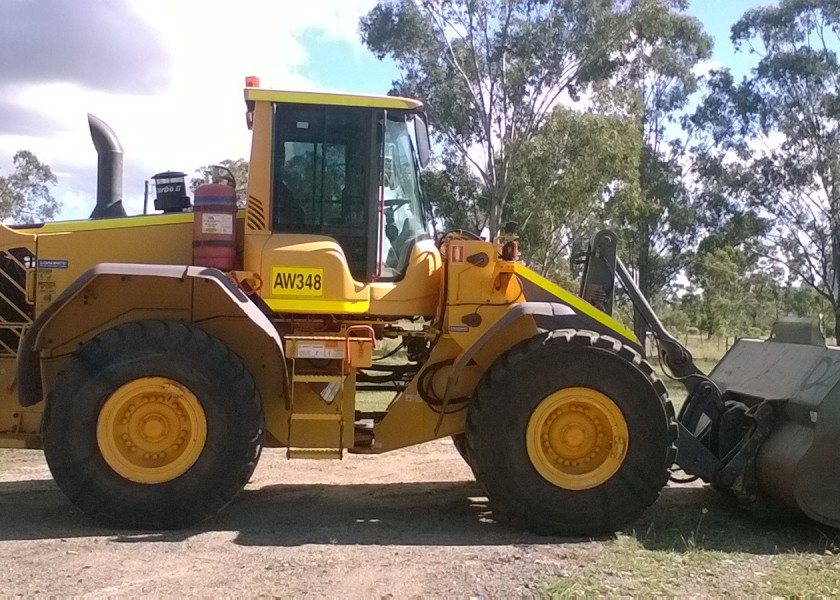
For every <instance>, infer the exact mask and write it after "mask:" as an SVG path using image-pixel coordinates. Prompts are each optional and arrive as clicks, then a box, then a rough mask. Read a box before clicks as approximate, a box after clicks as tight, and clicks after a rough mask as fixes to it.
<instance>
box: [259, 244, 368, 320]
mask: <svg viewBox="0 0 840 600" xmlns="http://www.w3.org/2000/svg"><path fill="white" fill-rule="evenodd" d="M252 252H253V249H252ZM257 256H258V257H259V258H260V263H259V267H257V268H254V267H255V265H252V264H250V263H249V262H248V258H250V256H249V257H248V258H246V264H245V267H246V270H253V271H255V272H257V273H259V274H260V278H261V279H262V282H263V284H262V287H261V288H260V291H259V294H260V297H261V298H262V299H263V300H265V303H266V304H267V305H268V306H270V307H271V309H272V310H275V311H278V312H301V313H334V312H340V313H365V312H367V311H368V309H369V308H370V290H369V289H368V287H367V286H366V285H363V284H360V283H357V282H356V281H354V280H353V277H352V275H350V269H349V268H348V267H347V260H346V259H345V257H344V252H343V251H342V249H341V246H339V244H338V242H336V241H335V240H334V239H332V238H328V237H325V236H320V235H302V234H275V235H269V236H264V237H263V246H262V250H260V251H258V252H257ZM295 269H297V271H296V272H297V273H299V274H301V275H304V274H305V273H309V274H310V275H311V274H312V273H314V271H312V270H313V269H317V270H319V272H321V273H322V274H323V275H322V280H321V283H320V288H319V289H318V290H317V291H318V292H319V294H320V295H305V296H302V295H301V294H300V292H301V291H306V290H305V289H303V290H299V289H295V288H296V287H297V286H293V289H286V288H284V287H283V286H282V285H280V270H282V271H283V272H286V273H290V274H293V271H294V270H295ZM303 281H304V283H305V277H304V279H303ZM309 291H315V290H312V289H311V288H310V290H309Z"/></svg>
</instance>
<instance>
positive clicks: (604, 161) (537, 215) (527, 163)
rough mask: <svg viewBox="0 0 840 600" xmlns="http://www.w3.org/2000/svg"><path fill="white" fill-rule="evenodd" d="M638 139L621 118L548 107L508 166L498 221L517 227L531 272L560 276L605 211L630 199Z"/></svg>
mask: <svg viewBox="0 0 840 600" xmlns="http://www.w3.org/2000/svg"><path fill="white" fill-rule="evenodd" d="M639 147H640V140H639V136H638V127H637V124H636V123H635V122H634V121H633V120H631V119H628V118H625V117H621V116H608V115H602V114H595V113H580V112H577V111H574V110H570V109H566V108H558V109H556V110H555V111H554V112H553V113H552V115H551V116H550V117H549V118H548V120H547V121H546V123H545V125H544V126H543V127H542V128H541V129H540V130H539V132H537V134H536V135H535V136H534V138H533V139H531V140H530V141H529V142H528V144H527V145H526V146H525V147H524V148H523V152H522V153H521V155H520V158H519V160H518V161H517V164H516V165H515V170H514V176H513V184H512V186H511V194H510V196H509V198H508V205H507V208H506V210H505V215H506V219H512V220H515V221H517V222H518V223H519V224H520V242H519V245H520V250H521V251H522V255H523V258H524V260H525V262H526V263H527V264H528V265H529V266H530V267H531V268H533V269H535V270H536V271H538V272H540V273H541V274H543V275H545V276H549V277H552V278H555V279H557V278H561V277H562V276H563V274H564V273H568V272H569V271H570V267H569V266H568V263H566V264H563V263H564V262H565V260H566V259H568V258H569V257H570V256H571V255H572V254H573V252H574V251H575V250H582V249H584V248H585V245H586V242H587V240H588V238H589V235H590V234H591V233H592V232H594V231H596V230H597V229H599V228H600V227H601V225H602V224H603V222H604V220H605V219H606V218H607V215H606V211H605V209H606V207H607V206H608V205H609V204H610V203H614V202H618V201H620V198H621V197H622V196H624V195H631V196H635V195H636V194H637V193H638V190H637V188H636V178H635V174H636V173H637V172H638V159H639Z"/></svg>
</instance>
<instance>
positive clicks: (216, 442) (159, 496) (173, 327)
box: [44, 321, 264, 529]
mask: <svg viewBox="0 0 840 600" xmlns="http://www.w3.org/2000/svg"><path fill="white" fill-rule="evenodd" d="M263 432H264V424H263V414H262V403H261V401H260V398H259V394H258V392H257V389H256V385H255V383H254V380H253V378H252V377H251V375H250V373H248V371H247V370H246V369H245V367H244V365H243V364H242V361H241V360H240V359H239V358H238V357H237V356H236V355H235V354H233V353H232V352H231V351H230V349H229V348H228V347H227V346H226V345H225V344H224V343H222V342H221V341H220V340H218V339H216V338H214V337H212V336H210V335H208V334H207V333H206V332H204V331H202V330H200V329H197V328H195V327H192V326H190V325H186V324H184V323H180V322H170V321H138V322H133V323H127V324H124V325H120V326H118V327H115V328H114V329H110V330H108V331H106V332H104V333H102V334H100V335H98V336H96V337H95V338H93V339H92V340H90V341H89V342H88V343H86V344H85V345H84V346H83V347H82V348H81V350H79V352H77V353H76V354H75V355H74V356H73V357H72V358H70V359H69V360H68V361H67V364H66V365H65V367H64V369H63V370H62V372H61V373H60V374H59V375H58V377H57V378H56V381H55V383H54V385H53V391H52V393H51V395H50V397H49V399H48V401H47V409H46V417H45V421H44V454H45V456H46V459H47V463H48V465H49V467H50V471H51V472H52V474H53V477H54V478H55V481H56V483H57V484H58V486H59V487H60V488H61V489H62V490H63V491H64V493H65V494H66V495H67V496H68V497H69V498H70V500H71V501H72V502H73V503H74V504H76V505H77V506H78V507H79V508H80V509H82V511H84V512H85V513H86V514H88V515H90V516H91V517H93V518H95V519H96V520H98V521H101V522H104V523H107V524H109V525H113V526H119V527H128V528H133V529H174V528H181V527H186V526H189V525H192V524H195V523H198V522H200V521H203V520H204V519H207V518H209V517H211V516H213V515H214V514H216V513H217V512H218V511H219V510H221V509H222V508H223V507H224V506H225V505H227V504H228V503H229V502H230V501H231V500H232V499H233V498H234V497H235V496H236V495H237V494H238V493H239V491H240V490H241V489H242V487H243V486H244V485H245V484H246V483H247V481H248V479H249V477H250V476H251V474H252V473H253V470H254V468H255V467H256V464H257V460H258V459H259V455H260V450H261V448H262V440H263Z"/></svg>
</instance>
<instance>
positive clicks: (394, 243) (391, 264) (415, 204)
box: [379, 114, 428, 279]
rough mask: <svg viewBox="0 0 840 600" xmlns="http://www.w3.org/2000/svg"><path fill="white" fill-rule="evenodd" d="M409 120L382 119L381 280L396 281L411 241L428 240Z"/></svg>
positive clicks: (406, 261)
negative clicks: (383, 123) (382, 219)
mask: <svg viewBox="0 0 840 600" xmlns="http://www.w3.org/2000/svg"><path fill="white" fill-rule="evenodd" d="M413 118H414V117H413V116H409V117H408V118H406V116H405V115H399V114H397V115H391V114H389V115H388V118H387V119H386V127H385V139H384V144H383V146H382V148H383V155H382V179H381V182H380V186H381V189H380V192H381V198H382V204H383V205H384V209H385V210H384V222H382V223H381V227H380V235H379V238H380V239H379V249H380V252H379V266H380V269H379V271H380V276H381V278H382V279H397V278H399V277H400V276H401V274H402V272H403V271H404V270H405V266H406V264H407V263H408V258H409V255H410V253H411V248H412V247H413V246H414V242H416V241H417V240H420V239H425V238H427V237H428V234H427V231H426V219H425V215H424V211H423V200H422V195H421V193H420V180H419V165H420V162H419V160H418V158H417V151H416V148H417V145H416V144H415V141H414V123H413Z"/></svg>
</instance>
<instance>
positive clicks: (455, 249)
mask: <svg viewBox="0 0 840 600" xmlns="http://www.w3.org/2000/svg"><path fill="white" fill-rule="evenodd" d="M449 256H450V257H451V260H452V262H453V263H463V262H464V247H463V246H460V245H458V244H453V245H452V246H450V250H449Z"/></svg>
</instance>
